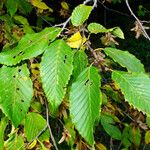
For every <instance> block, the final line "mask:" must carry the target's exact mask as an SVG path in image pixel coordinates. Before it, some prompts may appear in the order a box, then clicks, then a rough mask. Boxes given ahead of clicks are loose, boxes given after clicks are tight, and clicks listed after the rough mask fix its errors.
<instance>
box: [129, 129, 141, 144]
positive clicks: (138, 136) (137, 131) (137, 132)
mask: <svg viewBox="0 0 150 150" xmlns="http://www.w3.org/2000/svg"><path fill="white" fill-rule="evenodd" d="M130 134H132V137H133V138H132V142H133V143H134V145H135V146H136V147H139V146H140V143H141V133H140V129H139V128H135V127H133V129H132V133H130ZM130 137H131V136H130Z"/></svg>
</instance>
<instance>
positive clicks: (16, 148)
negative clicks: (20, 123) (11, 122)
mask: <svg viewBox="0 0 150 150" xmlns="http://www.w3.org/2000/svg"><path fill="white" fill-rule="evenodd" d="M5 147H6V149H7V150H25V145H24V141H23V137H21V136H18V135H17V134H13V135H11V137H10V138H9V139H8V141H7V143H6V144H5Z"/></svg>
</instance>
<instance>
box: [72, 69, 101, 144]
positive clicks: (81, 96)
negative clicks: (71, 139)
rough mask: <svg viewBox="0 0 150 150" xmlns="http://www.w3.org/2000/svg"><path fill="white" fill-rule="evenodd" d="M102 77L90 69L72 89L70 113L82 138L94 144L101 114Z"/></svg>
mask: <svg viewBox="0 0 150 150" xmlns="http://www.w3.org/2000/svg"><path fill="white" fill-rule="evenodd" d="M99 88H100V76H99V74H98V71H97V70H96V68H94V67H88V68H86V69H84V70H83V72H82V73H81V74H80V75H79V76H78V78H77V79H76V81H75V82H74V83H73V85H72V87H71V91H70V92H71V93H70V113H71V117H72V121H73V123H74V124H75V127H76V129H77V130H78V131H79V133H80V134H81V136H82V137H83V138H85V140H86V141H87V142H88V143H89V144H90V145H93V144H94V136H93V126H94V122H95V120H96V118H97V117H98V115H99V112H100V105H101V101H102V98H101V92H100V89H99Z"/></svg>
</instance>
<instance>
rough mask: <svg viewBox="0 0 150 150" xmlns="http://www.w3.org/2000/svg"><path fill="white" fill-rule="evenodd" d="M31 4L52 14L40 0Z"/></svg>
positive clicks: (32, 1)
mask: <svg viewBox="0 0 150 150" xmlns="http://www.w3.org/2000/svg"><path fill="white" fill-rule="evenodd" d="M31 4H32V5H33V6H35V7H37V8H39V9H41V10H46V9H48V10H49V11H50V12H53V9H52V8H50V7H48V6H47V5H46V4H45V3H44V2H42V1H41V0H31Z"/></svg>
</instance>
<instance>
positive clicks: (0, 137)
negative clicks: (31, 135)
mask: <svg viewBox="0 0 150 150" xmlns="http://www.w3.org/2000/svg"><path fill="white" fill-rule="evenodd" d="M7 123H8V119H7V118H6V117H4V118H2V119H1V121H0V150H3V149H4V136H5V135H4V133H5V128H6V126H7Z"/></svg>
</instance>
